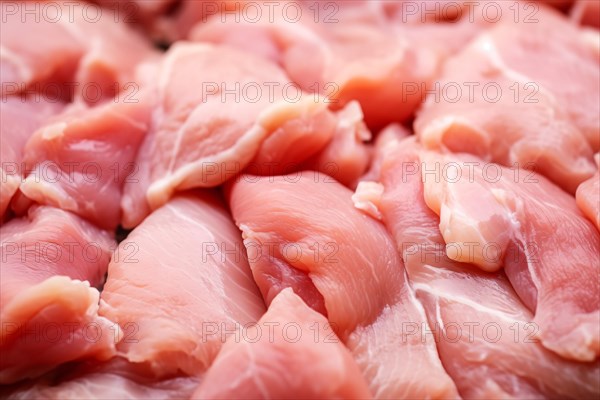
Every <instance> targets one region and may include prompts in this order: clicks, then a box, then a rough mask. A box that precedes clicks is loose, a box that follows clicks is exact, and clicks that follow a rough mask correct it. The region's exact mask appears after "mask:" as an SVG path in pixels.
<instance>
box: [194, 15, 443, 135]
mask: <svg viewBox="0 0 600 400" xmlns="http://www.w3.org/2000/svg"><path fill="white" fill-rule="evenodd" d="M328 4H329V6H328ZM332 5H333V3H325V4H321V5H316V8H315V5H314V4H312V5H308V6H307V7H308V8H305V9H304V10H302V9H300V16H301V18H299V19H298V20H297V21H296V20H290V18H287V17H285V16H282V15H281V12H279V13H278V12H269V9H268V7H269V6H268V5H266V4H264V5H263V6H262V9H261V8H259V10H261V12H260V15H261V17H262V18H260V19H258V20H257V21H254V20H251V21H249V20H248V19H246V18H243V17H239V16H238V18H227V19H225V21H224V22H223V19H222V18H221V17H220V16H218V15H217V16H213V17H212V18H209V19H208V21H207V22H206V23H202V24H198V25H197V26H196V27H195V28H194V29H193V30H192V32H191V33H190V39H191V40H194V41H201V42H212V43H219V44H225V45H228V46H231V47H237V48H240V49H243V50H246V51H248V52H251V53H253V54H258V55H262V56H263V57H265V58H267V59H269V60H271V61H273V62H276V63H278V64H279V65H280V66H281V67H282V68H283V69H284V70H285V71H286V72H287V74H288V75H289V77H290V78H291V79H292V80H293V81H294V82H296V83H297V84H298V85H299V86H300V87H301V88H302V89H304V90H306V91H310V92H317V93H321V94H322V95H323V96H325V97H327V98H328V99H329V101H330V102H331V104H330V105H331V107H332V108H342V107H344V106H345V105H346V104H348V103H349V102H351V101H352V100H357V101H359V102H360V104H361V107H362V108H363V112H364V115H365V122H366V123H367V125H368V126H369V128H371V129H373V130H378V129H381V128H383V127H384V126H385V125H387V124H388V123H390V122H395V121H403V120H406V119H408V118H410V117H411V116H412V115H413V114H414V112H415V110H416V109H417V107H418V106H419V105H420V103H421V101H422V99H423V97H424V95H425V91H424V89H425V87H427V85H428V84H429V83H430V82H431V81H432V80H433V79H434V77H435V74H436V73H437V70H438V66H439V61H440V60H439V57H438V55H437V54H436V52H435V51H433V50H429V49H427V48H425V47H419V46H414V45H412V43H411V42H410V41H409V40H408V38H407V37H403V36H402V35H400V34H398V33H397V31H396V29H395V28H394V27H392V26H391V25H389V24H388V23H387V21H386V19H385V16H384V15H383V14H381V13H380V12H377V9H376V8H372V7H369V6H368V5H364V6H359V7H353V6H348V7H338V8H339V9H338V10H337V11H336V12H335V13H333V12H331V10H329V11H327V10H324V8H328V9H329V8H331V7H330V6H332ZM257 7H260V6H257ZM310 7H313V8H312V9H311V8H310ZM316 9H320V10H321V11H320V12H321V14H320V15H319V16H317V15H315V12H316V11H315V10H316ZM334 11H335V10H334ZM330 19H331V20H330ZM315 21H316V22H315ZM307 59H310V63H307V62H306V60H307ZM408 87H410V90H407V88H408ZM382 104H383V105H385V106H382Z"/></svg>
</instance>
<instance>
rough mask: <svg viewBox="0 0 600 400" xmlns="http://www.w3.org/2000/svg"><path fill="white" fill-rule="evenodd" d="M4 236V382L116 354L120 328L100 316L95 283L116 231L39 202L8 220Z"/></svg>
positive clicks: (0, 364) (0, 346)
mask: <svg viewBox="0 0 600 400" xmlns="http://www.w3.org/2000/svg"><path fill="white" fill-rule="evenodd" d="M0 238H1V243H2V248H1V252H2V269H1V270H0V274H1V276H0V278H1V279H0V285H1V296H0V311H1V312H0V314H1V320H2V327H3V329H2V338H1V341H0V350H1V351H2V358H1V360H0V382H1V383H12V382H15V381H17V380H20V379H23V378H29V377H35V376H38V375H41V374H42V373H44V372H46V371H48V370H50V369H52V368H54V367H55V366H57V365H60V364H62V363H65V362H69V361H73V360H78V359H81V358H86V357H97V358H99V359H106V358H109V357H111V356H113V355H114V354H115V344H116V342H118V341H119V339H120V332H119V329H118V327H117V326H116V325H115V324H114V323H112V322H111V321H109V320H108V319H106V318H102V317H99V316H98V299H99V293H98V290H97V289H96V288H94V287H95V286H99V285H100V284H101V283H102V280H103V278H104V274H105V273H106V267H107V266H108V261H109V258H110V254H111V251H112V249H113V248H114V246H115V243H114V241H113V239H112V238H111V237H110V236H109V234H108V233H107V232H104V231H101V230H99V229H98V228H96V227H94V226H92V225H90V224H89V223H87V222H85V221H83V220H82V219H80V218H79V217H77V216H75V215H73V214H71V213H68V212H65V211H62V210H58V209H54V208H50V207H32V208H30V210H29V214H28V215H27V216H26V217H23V218H17V219H13V220H11V221H9V222H8V223H6V224H5V225H4V226H3V227H2V230H1V233H0ZM90 327H91V328H90Z"/></svg>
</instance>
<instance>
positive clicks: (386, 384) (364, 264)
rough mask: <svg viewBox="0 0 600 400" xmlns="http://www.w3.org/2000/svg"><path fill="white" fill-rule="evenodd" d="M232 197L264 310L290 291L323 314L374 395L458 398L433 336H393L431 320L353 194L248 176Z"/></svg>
mask: <svg viewBox="0 0 600 400" xmlns="http://www.w3.org/2000/svg"><path fill="white" fill-rule="evenodd" d="M229 195H230V196H229V197H230V206H231V209H232V213H233V216H234V219H235V221H236V224H237V225H238V226H239V227H240V229H241V230H242V232H243V236H244V245H245V246H246V249H247V251H248V260H249V262H250V266H251V268H252V273H253V275H254V279H255V281H256V282H257V284H258V287H259V288H260V290H261V292H262V294H263V297H264V298H265V300H266V302H267V304H270V303H271V302H272V301H273V299H274V298H275V296H276V295H277V294H278V293H279V292H281V291H282V290H283V289H285V288H288V287H291V288H292V289H293V290H294V292H295V293H297V294H298V295H299V296H300V297H301V298H302V299H303V300H304V301H305V302H306V304H308V305H309V306H310V307H312V308H313V309H315V310H316V311H319V312H321V313H322V314H323V315H326V316H327V318H328V320H329V322H330V323H331V325H332V327H333V329H334V330H335V332H336V333H337V334H338V336H339V337H340V338H341V339H342V340H343V341H344V342H345V343H346V344H347V345H348V346H349V348H350V349H351V352H352V353H353V355H354V357H355V358H356V361H357V362H358V365H359V367H360V368H361V370H362V371H363V373H364V374H365V376H366V377H367V381H368V383H369V387H370V389H371V391H372V392H373V394H374V396H375V397H376V398H401V397H418V398H421V397H435V398H444V397H455V396H456V389H455V387H454V384H453V383H452V381H451V380H450V378H449V377H448V376H447V375H446V373H445V372H444V370H443V368H442V366H441V364H440V361H439V358H438V357H437V354H436V349H435V343H434V342H433V341H432V340H427V341H420V340H417V341H413V340H406V338H405V337H404V336H403V335H402V334H393V333H392V332H402V323H403V322H404V321H419V322H420V323H421V322H422V323H424V324H425V325H426V322H425V315H424V312H423V310H422V309H421V307H420V306H419V304H418V303H417V302H416V300H415V299H414V297H413V295H412V292H411V290H410V288H409V287H408V286H407V283H406V281H405V275H404V268H403V265H402V260H401V259H400V257H399V255H398V253H397V252H396V249H395V246H394V244H393V242H392V240H391V238H390V237H389V236H388V234H387V232H386V231H385V229H384V227H383V226H382V225H381V224H380V223H379V222H377V221H375V220H373V219H371V218H370V217H368V216H367V215H365V214H363V213H362V212H361V211H359V210H357V209H356V208H354V204H353V202H352V199H351V195H352V192H351V191H350V190H348V189H347V188H345V187H343V186H342V185H340V184H339V183H337V182H335V181H334V180H333V179H332V178H330V177H329V176H327V175H323V174H319V173H316V172H308V171H307V172H303V173H298V174H295V175H287V176H278V177H262V178H261V177H256V176H250V175H243V176H241V177H239V178H238V179H237V180H236V182H235V183H234V184H233V186H232V188H231V189H230V193H229ZM416 363H420V364H419V365H420V367H419V368H415V367H414V365H416Z"/></svg>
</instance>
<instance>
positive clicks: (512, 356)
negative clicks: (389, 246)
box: [379, 139, 600, 399]
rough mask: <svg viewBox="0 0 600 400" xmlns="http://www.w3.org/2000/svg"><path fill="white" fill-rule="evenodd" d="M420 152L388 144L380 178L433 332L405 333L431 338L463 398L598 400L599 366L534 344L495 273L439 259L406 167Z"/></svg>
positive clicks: (420, 195)
mask: <svg viewBox="0 0 600 400" xmlns="http://www.w3.org/2000/svg"><path fill="white" fill-rule="evenodd" d="M421 151H422V150H421V149H420V147H419V146H418V145H416V144H415V143H414V142H413V141H412V139H408V140H405V141H403V142H396V143H395V144H392V148H390V151H389V152H388V153H387V156H386V157H385V160H384V161H383V169H382V173H381V182H382V184H383V185H384V187H385V192H384V194H383V195H382V198H381V201H380V203H379V204H380V209H381V212H382V214H383V216H384V221H385V223H386V225H387V226H388V228H389V229H390V231H391V232H392V233H393V234H394V237H395V239H396V242H397V245H398V248H399V249H400V250H401V251H402V253H403V256H404V260H405V262H406V268H407V271H408V275H409V280H410V283H411V286H412V287H413V288H414V289H415V291H416V293H417V297H418V298H419V300H421V302H422V303H423V305H424V307H425V310H426V311H427V316H428V319H429V323H430V327H431V329H432V330H433V331H432V332H422V331H419V330H418V326H412V325H414V324H409V325H411V326H409V327H407V328H406V329H407V330H408V329H409V328H410V333H411V334H412V335H413V336H414V337H416V338H417V339H421V340H423V338H426V337H428V336H431V335H435V337H436V339H437V345H438V350H439V352H440V356H441V359H442V362H443V364H444V367H445V368H446V370H447V371H448V373H449V374H450V376H451V377H452V378H453V379H454V382H455V383H456V385H457V387H458V389H459V392H460V394H461V396H463V397H464V398H474V399H479V398H523V397H534V398H537V397H569V398H570V397H573V398H581V397H596V396H598V394H599V393H600V374H599V373H600V364H599V362H598V361H595V362H591V363H581V362H575V361H569V360H566V359H564V358H562V357H560V356H558V355H556V354H554V353H553V352H551V351H549V350H547V349H545V348H544V347H543V346H542V345H541V344H540V343H539V341H538V340H537V339H536V338H535V333H536V332H537V324H536V323H535V322H533V323H532V318H533V316H532V314H531V312H530V311H529V310H528V309H527V308H526V307H525V306H524V305H523V303H522V302H521V301H520V299H519V298H518V296H517V294H516V293H515V291H514V290H513V288H512V287H511V284H510V283H509V281H508V279H507V278H506V276H505V274H504V273H503V272H496V273H485V272H481V271H479V270H478V268H476V267H475V266H473V265H469V264H460V263H457V262H455V261H452V260H450V259H449V258H448V257H447V256H446V254H445V243H444V240H443V238H442V235H441V234H440V231H439V229H438V225H439V218H438V217H437V215H436V214H435V213H433V212H432V211H431V210H430V209H429V208H428V207H427V205H426V204H425V201H424V192H423V184H422V182H421V176H420V175H419V174H415V173H413V172H412V170H411V169H410V168H408V167H407V166H408V165H413V164H415V163H416V164H418V163H419V162H420V157H419V153H420V152H421ZM497 335H500V336H499V337H498V336H497Z"/></svg>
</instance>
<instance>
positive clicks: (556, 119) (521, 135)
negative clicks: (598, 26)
mask: <svg viewBox="0 0 600 400" xmlns="http://www.w3.org/2000/svg"><path fill="white" fill-rule="evenodd" d="M538 14H539V15H537V18H538V19H539V22H538V23H535V24H531V23H529V24H528V23H521V24H514V23H509V22H502V23H499V24H497V25H496V26H495V27H493V28H492V29H490V30H489V31H486V32H485V33H483V34H481V35H480V36H479V37H478V38H477V39H476V40H475V41H473V42H471V44H470V45H469V46H468V47H467V48H466V49H464V50H463V51H462V52H461V53H459V54H458V55H457V56H455V57H453V58H451V59H449V60H448V62H447V63H446V64H445V67H444V71H443V74H442V78H441V79H440V81H439V82H437V83H436V84H435V85H434V88H435V92H434V93H431V94H429V96H428V98H427V100H426V102H425V104H424V106H423V108H422V110H421V112H420V113H419V115H418V117H417V120H416V121H415V132H416V133H417V135H418V136H419V137H420V139H421V141H422V142H423V143H424V145H425V146H426V147H429V148H442V149H448V150H450V151H455V152H470V153H473V154H476V155H478V156H479V157H481V158H484V159H486V160H490V161H493V162H497V163H501V164H504V165H508V166H512V165H514V164H515V163H518V164H519V165H520V166H521V167H525V168H529V169H534V170H535V171H537V172H539V173H541V174H543V175H545V176H546V177H548V178H550V179H551V180H553V181H554V182H556V183H557V184H559V185H560V186H561V187H562V188H564V189H565V190H567V191H570V192H572V193H574V192H575V190H576V189H577V186H578V185H579V184H580V183H581V182H582V181H584V180H586V179H588V178H589V177H590V176H591V175H592V174H593V172H594V165H593V161H592V156H593V152H594V151H597V150H598V148H599V146H600V117H599V116H598V113H597V112H596V110H598V109H599V108H600V100H599V99H600V84H599V80H600V78H599V76H598V73H597V72H598V60H599V59H598V51H597V49H596V50H594V49H593V46H591V45H590V44H589V42H588V41H587V40H586V38H585V35H584V34H583V33H582V32H581V31H579V30H578V29H577V28H576V27H574V26H572V25H571V24H570V23H569V22H568V21H566V20H565V19H564V18H563V17H562V16H560V15H555V14H554V12H553V11H551V10H548V9H546V8H540V10H539V13H538ZM557 27H560V29H558V28H557ZM558 32H560V33H558ZM533 59H536V60H538V61H536V62H531V60H533ZM540 62H541V63H545V64H547V65H548V66H549V67H548V68H539V65H540V64H539V63H540ZM465 66H468V68H466V67H465ZM564 76H572V77H575V78H573V79H571V80H570V83H569V85H564V84H563V83H562V81H561V79H562V78H563V77H564Z"/></svg>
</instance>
